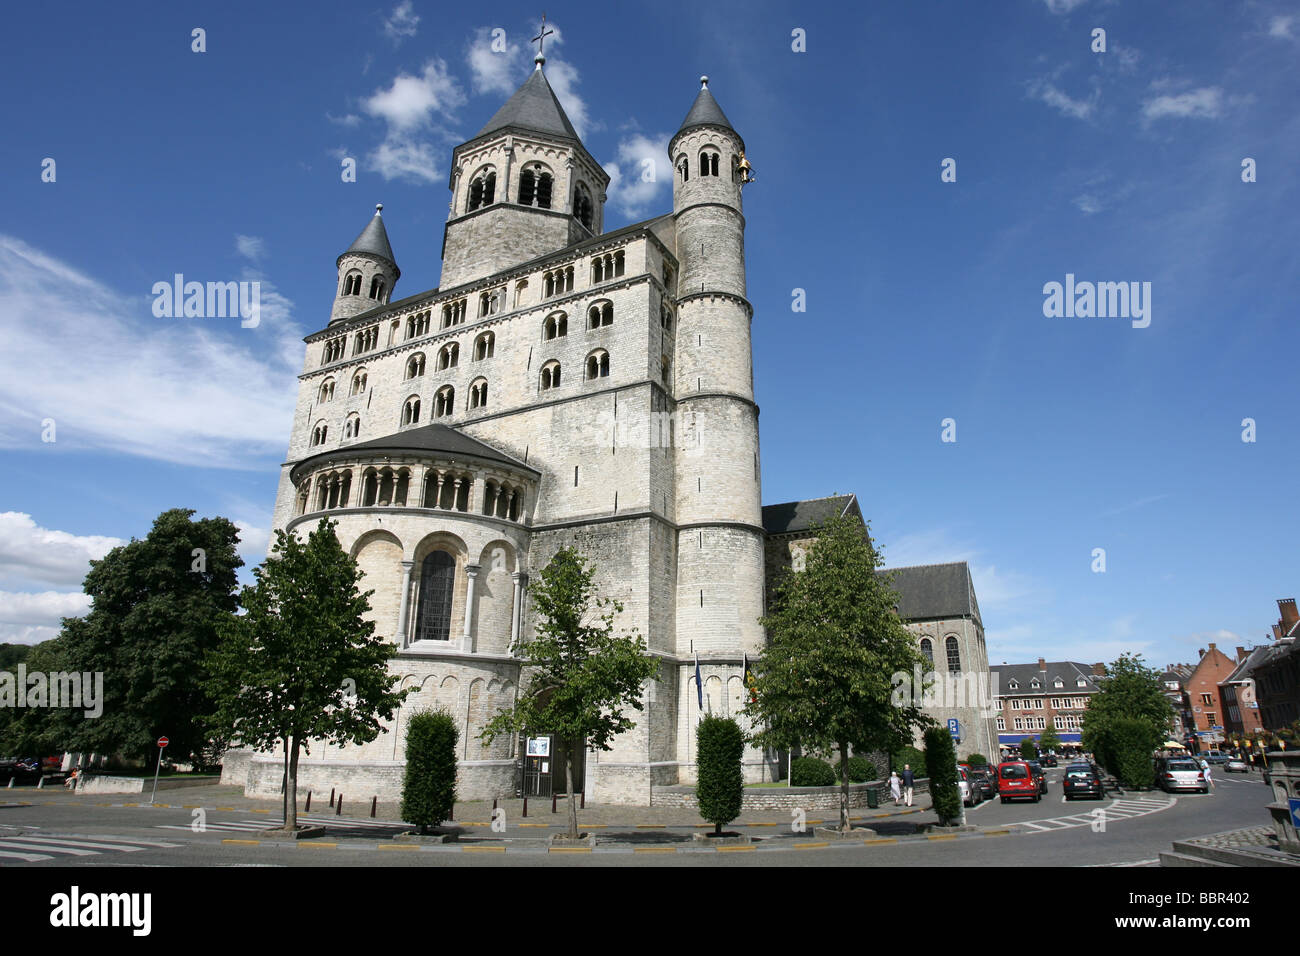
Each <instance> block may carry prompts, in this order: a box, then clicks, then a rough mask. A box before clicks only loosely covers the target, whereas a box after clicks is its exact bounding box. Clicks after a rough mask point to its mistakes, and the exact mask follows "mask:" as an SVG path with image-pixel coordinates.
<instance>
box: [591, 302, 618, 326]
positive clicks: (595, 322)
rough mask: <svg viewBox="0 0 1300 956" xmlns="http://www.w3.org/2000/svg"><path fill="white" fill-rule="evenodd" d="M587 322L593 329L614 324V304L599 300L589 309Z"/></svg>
mask: <svg viewBox="0 0 1300 956" xmlns="http://www.w3.org/2000/svg"><path fill="white" fill-rule="evenodd" d="M587 323H588V327H589V328H593V329H598V328H600V327H601V326H605V325H613V324H614V306H613V305H612V304H611V303H609V302H597V303H596V304H595V305H593V306H592V307H591V308H590V309H588V310H587Z"/></svg>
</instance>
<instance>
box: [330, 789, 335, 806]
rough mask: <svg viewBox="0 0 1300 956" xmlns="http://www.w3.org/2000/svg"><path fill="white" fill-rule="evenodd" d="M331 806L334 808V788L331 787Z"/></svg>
mask: <svg viewBox="0 0 1300 956" xmlns="http://www.w3.org/2000/svg"><path fill="white" fill-rule="evenodd" d="M330 806H331V807H332V806H334V788H333V787H330Z"/></svg>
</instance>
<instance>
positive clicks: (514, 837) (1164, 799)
mask: <svg viewBox="0 0 1300 956" xmlns="http://www.w3.org/2000/svg"><path fill="white" fill-rule="evenodd" d="M1053 776H1054V777H1055V779H1053ZM1053 776H1049V793H1048V795H1047V796H1046V797H1044V799H1043V800H1042V801H1041V802H1039V803H1037V804H1023V803H1022V804H1007V805H1003V804H1001V803H998V802H997V801H991V802H986V803H984V804H982V805H980V806H979V807H977V808H974V809H973V810H968V823H970V824H972V825H975V826H978V827H980V828H981V829H982V830H984V831H991V832H990V833H987V834H985V833H982V834H979V835H973V836H969V837H966V836H963V837H958V838H945V839H933V838H930V839H927V838H926V837H912V836H907V835H899V836H897V837H893V836H891V835H890V832H891V829H892V830H895V831H901V830H903V829H911V825H912V824H913V823H915V822H917V821H931V820H933V814H932V813H931V812H930V811H929V810H928V808H916V809H915V810H914V812H913V813H911V814H906V813H902V812H897V813H896V812H895V811H894V808H893V807H892V805H887V806H886V807H884V808H882V810H881V811H880V812H881V813H882V814H885V815H883V816H876V817H874V818H873V819H871V820H868V821H864V822H869V823H870V824H871V825H872V826H874V827H875V828H876V829H877V830H878V831H879V832H880V834H881V837H882V839H881V841H880V842H876V843H872V844H870V845H862V844H854V845H850V846H845V845H838V844H834V843H828V842H827V841H822V840H819V839H817V837H816V836H815V834H814V833H813V832H812V829H811V826H810V828H809V830H808V831H807V832H805V833H794V832H792V831H791V829H790V826H789V825H788V824H785V823H778V822H763V823H756V824H754V825H752V826H750V827H747V828H745V829H746V830H747V832H748V833H750V834H751V835H752V836H753V837H754V838H755V839H756V840H758V841H760V842H759V844H758V845H757V846H756V847H755V848H754V849H746V850H737V851H728V852H717V851H715V850H712V849H708V850H704V851H697V850H696V848H695V846H694V842H693V838H692V834H693V832H694V831H695V830H696V829H697V828H698V826H697V825H689V824H685V823H677V824H675V825H673V824H663V825H654V826H641V827H638V825H637V824H636V823H635V822H634V817H633V815H634V814H635V813H637V811H635V810H631V809H628V808H603V810H602V811H601V812H602V813H603V814H604V815H605V817H604V818H606V819H610V820H611V822H610V823H606V824H604V825H599V824H596V825H595V826H596V827H597V828H596V829H594V831H593V832H595V833H597V834H598V835H599V837H600V838H601V840H602V841H615V840H617V841H619V842H620V844H622V845H621V846H619V847H617V848H613V847H609V846H599V847H598V848H597V849H596V851H595V852H594V853H590V854H563V855H561V854H556V853H548V852H547V851H546V848H545V843H544V838H545V837H546V836H547V835H548V834H549V833H551V832H555V830H556V829H558V828H559V827H560V826H562V824H561V822H560V820H561V819H562V817H561V816H560V815H557V816H555V817H552V816H551V815H550V813H549V812H547V813H545V814H543V817H544V818H545V819H540V818H538V817H537V815H536V814H534V817H533V820H532V822H531V823H529V824H527V825H525V822H524V821H522V820H515V821H512V822H511V826H510V827H509V829H508V831H507V833H506V834H504V836H505V837H506V838H508V849H505V848H504V847H503V846H502V845H501V844H499V843H498V844H497V845H490V844H489V841H493V842H495V841H496V840H499V838H500V835H498V834H493V833H492V832H491V830H490V828H489V827H487V826H486V825H482V826H478V827H470V828H468V833H467V838H468V841H467V842H466V843H465V844H464V845H461V846H448V847H436V848H435V847H417V848H414V849H411V848H406V847H402V846H401V845H399V844H395V843H394V842H393V841H392V839H391V837H392V835H393V834H395V833H397V832H400V831H401V830H403V829H405V827H403V826H402V825H401V824H399V823H396V822H393V821H371V820H367V819H351V820H350V819H348V818H345V817H333V816H329V815H327V814H318V813H312V814H308V815H306V820H307V822H319V823H323V824H325V825H326V826H328V827H329V828H330V832H329V834H328V835H327V836H326V837H324V838H322V839H320V840H315V841H302V842H300V843H297V844H289V845H275V844H271V843H268V842H265V841H263V835H262V834H261V833H260V832H259V831H261V830H263V829H265V828H267V827H270V826H273V825H274V824H275V823H276V822H278V814H277V813H276V812H272V811H271V810H270V809H269V807H268V806H267V805H266V804H262V805H261V806H260V807H256V808H254V807H249V806H244V807H233V808H227V809H221V810H219V809H217V808H216V807H204V808H201V812H200V813H196V810H200V808H197V807H179V806H177V807H165V808H164V807H156V808H155V807H149V806H147V805H146V806H103V805H96V804H92V803H89V801H88V800H87V799H85V798H83V799H71V798H73V797H76V796H77V795H72V794H69V795H66V797H65V795H63V794H58V795H55V794H49V795H41V794H37V793H35V792H34V791H30V790H29V791H26V792H19V793H14V792H13V791H10V792H7V793H3V794H0V801H4V800H5V799H6V798H8V800H9V802H10V804H12V802H13V801H14V798H15V797H22V798H26V799H28V800H31V801H33V805H31V806H14V805H10V804H7V805H3V806H0V867H12V866H105V865H110V866H111V865H121V864H123V863H129V864H137V865H139V864H144V865H158V866H176V865H183V866H303V865H310V866H319V865H322V864H329V865H345V866H395V865H396V866H413V865H424V866H428V865H434V866H445V865H457V866H499V865H502V864H507V865H512V866H542V865H545V866H575V865H576V866H580V865H584V864H589V863H592V862H600V863H605V864H608V863H614V862H618V863H631V862H633V861H635V863H636V864H637V865H643V866H655V865H690V866H719V865H725V866H754V865H778V866H782V865H800V866H807V865H813V866H817V865H845V864H852V865H864V866H909V865H912V866H953V865H957V866H1005V865H1023V864H1030V865H1037V866H1044V865H1045V866H1117V865H1137V866H1142V865H1153V864H1154V863H1155V861H1156V859H1157V857H1158V855H1159V853H1160V852H1161V851H1163V850H1167V849H1169V847H1170V844H1171V843H1172V842H1173V841H1174V840H1178V839H1184V838H1188V837H1193V836H1201V835H1204V834H1208V833H1215V832H1220V831H1223V830H1230V829H1235V828H1238V827H1241V826H1251V825H1259V824H1261V823H1265V822H1267V813H1266V812H1265V811H1264V810H1263V805H1264V803H1266V802H1267V800H1268V792H1267V789H1266V788H1265V787H1264V786H1263V785H1262V783H1261V781H1260V777H1259V775H1257V774H1251V775H1249V776H1248V777H1245V776H1227V775H1216V778H1217V784H1218V786H1217V790H1216V792H1214V793H1212V794H1209V795H1200V794H1181V795H1178V796H1177V797H1176V798H1175V797H1171V796H1168V795H1166V794H1163V793H1160V792H1159V791H1156V792H1153V793H1142V794H1125V795H1122V796H1119V797H1110V798H1108V799H1106V800H1104V801H1099V802H1096V803H1094V802H1093V801H1072V802H1070V803H1065V802H1064V800H1063V798H1062V796H1061V793H1060V785H1059V774H1056V775H1053ZM43 796H48V797H50V798H51V799H50V800H49V802H48V803H46V802H44V801H43V800H42V799H41V798H42V797H43ZM172 798H173V799H176V797H175V795H173V796H172ZM110 799H111V798H102V802H103V803H107V802H108V801H109V800H110ZM37 801H40V802H37ZM245 802H246V803H247V801H245ZM922 802H923V803H924V802H925V801H924V799H923V800H922ZM277 809H278V808H277ZM488 809H490V808H488ZM547 810H548V811H549V807H548V808H547ZM1098 811H1100V813H1099V812H1098ZM482 815H484V816H487V814H486V813H484V814H482ZM587 815H593V811H588V812H587ZM619 816H623V817H624V818H625V819H626V822H620V821H618V820H615V819H614V818H615V817H619ZM822 816H825V814H822ZM777 819H779V818H777ZM814 820H815V818H814ZM814 820H810V821H809V823H810V825H811V824H812V823H813V822H814ZM196 822H197V823H201V824H202V826H203V829H202V830H201V831H196V830H195V829H194V827H195V824H196ZM472 822H477V823H481V824H486V821H472ZM586 825H588V826H590V825H592V824H590V823H588V824H586Z"/></svg>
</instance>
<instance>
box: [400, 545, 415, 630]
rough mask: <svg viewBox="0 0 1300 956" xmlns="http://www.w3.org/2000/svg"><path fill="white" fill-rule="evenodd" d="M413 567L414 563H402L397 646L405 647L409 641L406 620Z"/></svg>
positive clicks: (408, 610)
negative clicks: (400, 606) (400, 607)
mask: <svg viewBox="0 0 1300 956" xmlns="http://www.w3.org/2000/svg"><path fill="white" fill-rule="evenodd" d="M413 567H415V562H414V561H403V562H402V609H401V610H400V611H399V612H398V615H397V646H398V647H406V646H407V645H408V644H409V643H410V641H409V640H408V639H407V626H406V623H407V620H408V616H409V614H410V609H411V569H412V568H413Z"/></svg>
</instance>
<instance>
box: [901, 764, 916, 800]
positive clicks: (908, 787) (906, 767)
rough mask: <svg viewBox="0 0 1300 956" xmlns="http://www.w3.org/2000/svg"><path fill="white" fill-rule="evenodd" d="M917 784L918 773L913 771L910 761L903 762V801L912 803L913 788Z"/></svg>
mask: <svg viewBox="0 0 1300 956" xmlns="http://www.w3.org/2000/svg"><path fill="white" fill-rule="evenodd" d="M915 786H916V774H914V773H912V765H911V764H910V763H905V764H903V802H904V803H906V804H907V805H908V806H909V807H910V806H911V805H912V788H913V787H915Z"/></svg>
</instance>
